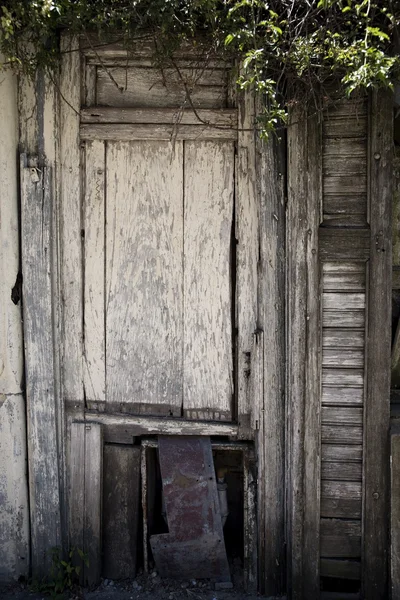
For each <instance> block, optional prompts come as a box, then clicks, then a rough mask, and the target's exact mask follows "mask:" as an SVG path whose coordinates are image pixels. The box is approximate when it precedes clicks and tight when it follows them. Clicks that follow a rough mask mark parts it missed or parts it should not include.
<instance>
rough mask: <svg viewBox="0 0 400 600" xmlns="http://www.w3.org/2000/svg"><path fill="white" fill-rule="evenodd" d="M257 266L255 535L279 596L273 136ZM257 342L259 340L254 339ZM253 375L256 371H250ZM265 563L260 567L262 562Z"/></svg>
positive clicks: (264, 580) (280, 371)
mask: <svg viewBox="0 0 400 600" xmlns="http://www.w3.org/2000/svg"><path fill="white" fill-rule="evenodd" d="M258 149H259V151H260V154H258V155H257V156H258V157H259V162H258V169H257V174H258V175H257V180H258V181H259V191H258V193H259V195H260V262H259V288H258V289H259V292H258V307H259V308H258V314H259V324H260V327H261V328H262V329H263V338H264V344H263V349H264V357H263V365H262V368H263V379H264V391H263V406H262V407H261V408H264V411H262V412H261V413H260V414H259V415H257V417H256V418H257V419H259V422H260V431H259V434H258V448H259V465H258V468H259V475H258V518H259V523H258V535H259V540H260V541H259V548H260V574H259V581H260V584H261V586H260V587H261V591H262V592H263V593H265V594H267V595H270V596H278V595H280V594H281V593H282V592H283V591H284V589H285V587H284V563H285V560H284V554H285V550H284V548H285V546H284V544H285V536H284V522H285V500H284V498H285V488H284V485H285V484H284V481H285V471H284V467H285V463H284V456H285V431H284V421H285V400H284V389H285V327H284V323H285V302H284V298H285V254H284V245H285V189H284V184H285V182H284V177H283V173H284V172H285V165H284V151H285V149H284V147H283V144H282V143H279V141H278V139H277V138H276V137H275V136H271V139H270V140H268V142H261V141H260V142H259V148H258ZM256 335H257V336H259V335H260V334H259V333H258V334H256ZM251 368H252V371H253V368H254V365H252V367H251ZM261 561H263V562H261Z"/></svg>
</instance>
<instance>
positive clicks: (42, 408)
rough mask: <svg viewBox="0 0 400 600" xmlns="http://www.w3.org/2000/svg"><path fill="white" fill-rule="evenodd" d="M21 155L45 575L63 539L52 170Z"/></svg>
mask: <svg viewBox="0 0 400 600" xmlns="http://www.w3.org/2000/svg"><path fill="white" fill-rule="evenodd" d="M26 160H27V159H26V156H25V155H22V156H21V164H20V177H21V239H22V269H23V273H24V280H23V297H24V303H23V317H24V345H25V369H26V396H27V413H28V456H29V465H30V468H29V492H30V512H31V543H32V572H33V574H34V576H35V577H38V578H41V577H43V576H45V575H46V574H47V573H48V572H49V569H50V568H51V565H52V554H51V549H52V548H53V547H56V546H60V544H61V515H60V496H59V465H58V445H57V424H56V422H57V421H56V406H55V400H54V397H55V393H54V388H55V385H54V351H55V350H54V347H53V327H52V325H53V321H52V318H53V312H52V298H53V290H52V282H51V240H52V230H51V223H52V221H51V214H52V212H51V211H52V184H51V170H50V169H49V168H42V169H41V170H39V169H38V168H36V167H28V166H27V162H26Z"/></svg>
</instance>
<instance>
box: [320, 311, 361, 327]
mask: <svg viewBox="0 0 400 600" xmlns="http://www.w3.org/2000/svg"><path fill="white" fill-rule="evenodd" d="M322 325H323V327H324V328H325V327H337V328H343V329H345V328H349V329H356V328H359V329H363V328H364V327H365V310H324V311H323V313H322Z"/></svg>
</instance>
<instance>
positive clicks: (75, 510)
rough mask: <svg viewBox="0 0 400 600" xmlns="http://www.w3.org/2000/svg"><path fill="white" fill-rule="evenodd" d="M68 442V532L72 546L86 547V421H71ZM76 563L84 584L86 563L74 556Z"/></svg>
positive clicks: (70, 545) (81, 581)
mask: <svg viewBox="0 0 400 600" xmlns="http://www.w3.org/2000/svg"><path fill="white" fill-rule="evenodd" d="M69 434H70V437H69V440H68V441H69V443H68V467H69V472H68V481H69V486H68V487H69V497H68V508H69V515H68V516H69V518H68V526H69V527H68V534H69V538H68V539H69V547H70V548H80V549H81V550H83V548H84V535H83V531H84V524H85V423H71V424H70V428H69ZM74 565H75V566H77V567H79V568H80V573H79V581H80V583H81V584H83V576H84V563H83V560H82V559H81V558H80V557H79V556H76V555H75V556H74Z"/></svg>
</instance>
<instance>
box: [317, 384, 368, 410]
mask: <svg viewBox="0 0 400 600" xmlns="http://www.w3.org/2000/svg"><path fill="white" fill-rule="evenodd" d="M321 399H322V403H323V404H326V405H332V404H334V405H339V406H340V405H344V406H347V405H357V406H359V405H362V404H363V401H364V389H363V388H362V387H358V388H355V387H344V386H340V384H337V385H335V384H334V385H329V386H323V387H322V397H321Z"/></svg>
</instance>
